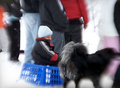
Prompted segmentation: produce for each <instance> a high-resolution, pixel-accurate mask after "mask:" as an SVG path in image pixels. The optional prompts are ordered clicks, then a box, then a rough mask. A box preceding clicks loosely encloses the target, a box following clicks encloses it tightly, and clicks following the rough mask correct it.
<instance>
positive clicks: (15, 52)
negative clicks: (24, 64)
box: [11, 20, 20, 61]
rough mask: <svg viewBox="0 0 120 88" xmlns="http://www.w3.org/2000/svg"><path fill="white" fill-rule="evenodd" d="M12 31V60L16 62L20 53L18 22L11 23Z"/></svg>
mask: <svg viewBox="0 0 120 88" xmlns="http://www.w3.org/2000/svg"><path fill="white" fill-rule="evenodd" d="M13 26H14V27H13V29H12V35H11V36H12V52H11V55H12V60H14V61H18V57H19V51H20V22H19V20H16V21H13Z"/></svg>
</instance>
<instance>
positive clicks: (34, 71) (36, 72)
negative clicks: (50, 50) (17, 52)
mask: <svg viewBox="0 0 120 88" xmlns="http://www.w3.org/2000/svg"><path fill="white" fill-rule="evenodd" d="M20 79H22V80H25V81H27V82H30V83H33V84H36V85H38V86H39V85H42V86H49V85H50V86H55V85H62V84H63V81H62V79H61V78H60V74H59V68H58V67H53V66H43V65H35V64H29V63H24V64H23V67H22V71H21V75H20Z"/></svg>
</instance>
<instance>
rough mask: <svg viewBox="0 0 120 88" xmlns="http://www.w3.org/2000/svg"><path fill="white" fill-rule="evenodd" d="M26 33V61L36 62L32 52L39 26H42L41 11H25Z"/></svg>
mask: <svg viewBox="0 0 120 88" xmlns="http://www.w3.org/2000/svg"><path fill="white" fill-rule="evenodd" d="M23 19H24V21H25V22H24V25H25V33H26V48H25V62H27V63H34V61H33V60H32V56H31V52H32V49H33V46H34V44H35V40H36V37H37V35H38V28H39V26H40V15H39V13H24V14H23Z"/></svg>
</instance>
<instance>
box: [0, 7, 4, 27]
mask: <svg viewBox="0 0 120 88" xmlns="http://www.w3.org/2000/svg"><path fill="white" fill-rule="evenodd" d="M3 13H4V10H3V8H2V7H1V6H0V28H2V27H5V25H4V23H3Z"/></svg>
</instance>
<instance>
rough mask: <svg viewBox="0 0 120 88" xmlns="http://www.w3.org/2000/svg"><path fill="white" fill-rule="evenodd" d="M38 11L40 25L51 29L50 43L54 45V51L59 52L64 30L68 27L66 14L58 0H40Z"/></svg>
mask: <svg viewBox="0 0 120 88" xmlns="http://www.w3.org/2000/svg"><path fill="white" fill-rule="evenodd" d="M39 12H40V18H41V25H46V26H48V27H49V28H50V29H51V30H52V31H53V35H52V38H51V43H52V44H53V45H54V46H55V49H54V51H55V52H58V53H60V51H61V49H62V48H63V46H64V45H65V40H64V32H65V31H66V29H67V28H68V20H67V16H66V14H65V12H64V10H63V6H62V4H61V2H60V0H40V2H39Z"/></svg>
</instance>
